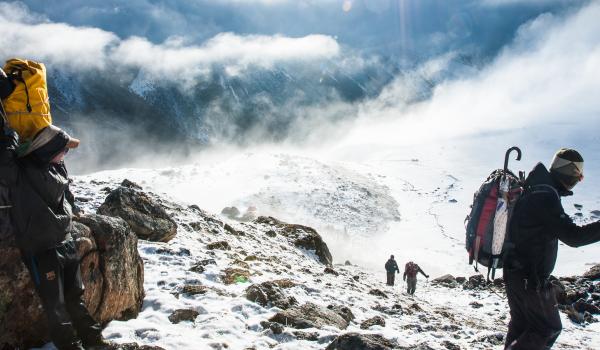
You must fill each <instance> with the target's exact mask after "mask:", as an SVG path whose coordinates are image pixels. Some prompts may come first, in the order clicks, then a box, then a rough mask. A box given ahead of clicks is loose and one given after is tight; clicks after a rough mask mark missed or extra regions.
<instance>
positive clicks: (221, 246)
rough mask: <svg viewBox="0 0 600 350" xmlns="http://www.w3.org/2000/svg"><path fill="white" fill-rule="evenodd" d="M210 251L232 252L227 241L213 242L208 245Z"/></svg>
mask: <svg viewBox="0 0 600 350" xmlns="http://www.w3.org/2000/svg"><path fill="white" fill-rule="evenodd" d="M206 249H208V250H231V246H230V245H229V243H228V242H227V241H219V242H213V243H209V244H207V245H206Z"/></svg>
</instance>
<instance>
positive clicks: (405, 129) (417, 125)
mask: <svg viewBox="0 0 600 350" xmlns="http://www.w3.org/2000/svg"><path fill="white" fill-rule="evenodd" d="M598 18H600V3H598V2H594V3H591V4H590V5H588V6H586V7H585V8H582V9H581V10H579V11H578V12H576V13H574V14H571V15H569V16H568V17H566V18H562V17H556V16H552V15H542V16H540V17H538V18H537V19H535V20H533V21H531V22H529V23H527V24H526V25H524V26H522V27H521V28H520V30H519V32H518V36H517V38H516V40H515V42H514V43H513V44H512V45H510V46H509V47H507V48H506V49H505V50H504V51H503V52H502V53H501V54H500V55H499V56H498V57H497V58H496V60H495V61H494V62H492V63H491V64H490V65H489V66H488V67H486V68H485V69H483V70H482V71H480V72H479V73H478V74H476V75H474V76H469V77H464V78H463V79H457V80H453V81H448V82H445V83H442V84H440V85H438V86H437V87H436V88H435V90H434V94H433V96H432V97H431V99H429V100H427V101H424V102H422V103H419V104H416V105H413V106H408V107H407V106H405V105H404V104H402V103H401V102H402V99H401V98H398V99H396V101H398V102H397V103H396V104H391V101H393V96H400V95H402V94H406V93H407V85H406V80H405V79H404V77H400V78H399V79H398V81H397V82H396V83H394V84H391V85H390V86H389V88H388V89H387V90H386V91H384V92H383V93H382V94H381V98H380V99H378V100H375V101H370V102H369V103H367V104H365V105H364V106H363V107H362V108H361V112H360V113H361V116H362V118H361V121H360V122H359V126H357V127H355V128H354V129H353V130H354V131H353V132H351V133H349V134H348V137H347V139H346V143H347V144H354V143H356V142H361V143H369V142H373V143H386V142H388V143H393V144H398V143H401V144H402V143H415V144H419V143H423V142H439V141H440V140H444V139H449V138H454V137H461V136H465V135H479V134H484V133H486V132H499V131H502V130H507V131H508V130H516V129H520V128H529V129H531V130H532V132H533V133H535V132H534V130H544V127H543V126H545V125H549V124H565V125H570V126H569V128H570V130H571V132H577V130H579V131H580V132H581V131H584V130H589V129H590V127H593V126H597V125H598V121H599V119H598V118H599V117H600V99H598V91H600V36H599V35H598V33H600V22H599V21H598ZM408 93H409V92H408ZM377 118H379V122H374V119H377ZM548 137H551V136H550V135H548Z"/></svg>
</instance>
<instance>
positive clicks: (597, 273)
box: [583, 264, 600, 280]
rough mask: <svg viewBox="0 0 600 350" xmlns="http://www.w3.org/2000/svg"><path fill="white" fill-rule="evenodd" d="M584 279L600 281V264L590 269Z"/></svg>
mask: <svg viewBox="0 0 600 350" xmlns="http://www.w3.org/2000/svg"><path fill="white" fill-rule="evenodd" d="M583 277H585V278H589V279H591V280H597V279H600V264H597V265H594V266H592V268H590V269H589V270H587V271H586V272H585V273H584V274H583Z"/></svg>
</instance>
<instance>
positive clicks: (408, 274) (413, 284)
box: [402, 261, 429, 295]
mask: <svg viewBox="0 0 600 350" xmlns="http://www.w3.org/2000/svg"><path fill="white" fill-rule="evenodd" d="M417 273H420V274H422V275H423V276H425V278H429V275H427V274H426V273H425V272H423V270H421V268H420V267H419V265H417V264H415V263H414V262H412V261H409V262H407V263H406V265H405V266H404V275H402V279H403V280H404V281H406V284H407V287H406V292H407V293H408V294H410V295H413V294H415V290H416V289H417Z"/></svg>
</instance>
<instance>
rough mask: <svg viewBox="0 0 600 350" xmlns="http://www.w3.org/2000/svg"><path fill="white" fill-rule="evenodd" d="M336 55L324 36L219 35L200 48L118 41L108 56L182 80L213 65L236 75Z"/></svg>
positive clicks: (334, 45)
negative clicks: (250, 70)
mask: <svg viewBox="0 0 600 350" xmlns="http://www.w3.org/2000/svg"><path fill="white" fill-rule="evenodd" d="M339 51H340V47H339V45H338V44H337V42H336V41H335V40H334V39H333V38H331V37H328V36H324V35H309V36H305V37H302V38H289V37H282V36H260V35H250V36H239V35H235V34H233V33H223V34H219V35H217V36H215V37H214V38H212V39H210V40H208V41H207V42H206V43H204V45H202V46H183V45H181V43H180V42H177V41H175V42H173V41H168V42H166V43H164V44H161V45H155V44H152V43H151V42H149V41H148V40H146V39H144V38H139V37H134V38H130V39H127V40H124V41H122V42H121V43H120V44H119V45H118V46H117V47H116V48H115V49H114V50H113V51H112V52H111V56H112V57H113V58H114V59H115V60H117V59H118V60H120V61H121V62H122V63H125V64H129V65H134V66H138V67H143V68H144V70H145V71H147V72H150V73H152V74H154V75H159V76H163V75H164V76H169V75H172V74H176V75H182V76H183V75H184V74H186V72H190V71H196V72H197V73H201V72H202V71H203V70H205V69H208V68H210V66H211V65H213V64H222V65H224V66H226V67H227V68H228V71H229V72H237V71H239V70H241V69H244V68H246V67H247V66H261V67H271V66H272V65H273V64H275V63H277V62H283V61H286V62H293V61H314V60H323V59H329V58H332V57H334V56H336V55H338V53H339ZM140 53H143V54H140Z"/></svg>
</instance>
